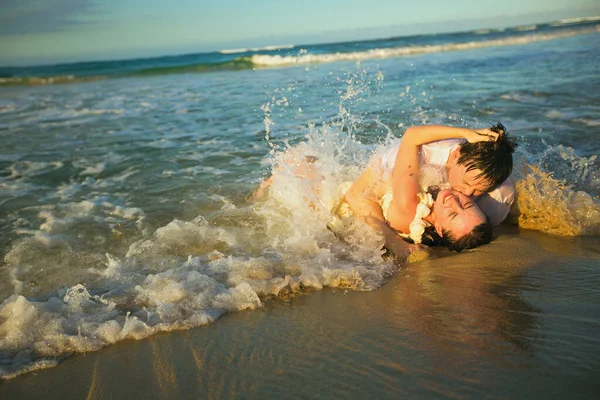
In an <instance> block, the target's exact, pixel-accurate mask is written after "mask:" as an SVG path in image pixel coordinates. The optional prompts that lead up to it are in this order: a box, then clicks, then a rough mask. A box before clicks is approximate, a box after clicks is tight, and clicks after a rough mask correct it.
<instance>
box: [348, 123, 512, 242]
mask: <svg viewBox="0 0 600 400" xmlns="http://www.w3.org/2000/svg"><path fill="white" fill-rule="evenodd" d="M447 139H462V140H447ZM465 139H466V142H465V141H464V140H465ZM515 147H516V145H515V143H514V142H513V141H512V140H510V139H509V138H508V137H507V135H506V133H505V128H504V126H502V124H498V125H496V126H493V127H491V128H490V129H480V130H471V129H466V128H454V127H449V126H419V127H411V128H409V129H407V131H406V132H405V134H404V136H403V138H402V139H401V141H399V143H397V144H396V145H394V146H392V148H391V149H386V150H385V151H384V152H380V153H378V154H376V155H375V156H374V157H373V158H372V159H371V161H370V162H369V165H368V166H367V168H366V169H365V170H364V171H363V173H362V174H361V176H360V177H359V178H358V179H357V180H356V181H355V182H354V183H353V184H352V186H351V187H350V189H349V190H348V191H347V193H346V195H345V201H346V203H347V204H348V206H349V207H350V209H351V210H352V212H353V214H354V216H356V217H358V218H360V219H361V220H363V221H364V222H366V223H367V224H368V225H370V226H371V227H372V228H374V229H375V230H376V231H378V232H379V233H381V234H383V235H384V237H385V238H386V245H387V246H388V248H389V249H390V250H391V251H392V252H394V253H398V252H401V251H402V248H403V245H402V244H401V243H398V242H397V240H395V239H394V238H393V236H392V235H391V233H390V229H391V230H392V231H396V232H400V233H404V234H411V230H415V229H416V230H417V231H418V232H416V233H415V232H412V233H413V234H412V235H410V236H411V238H412V239H413V241H417V242H420V241H421V240H420V237H419V236H420V235H422V234H423V233H424V232H423V231H424V230H425V229H424V228H430V229H429V230H428V231H429V232H428V233H429V234H428V235H427V236H429V237H430V239H428V240H424V241H423V242H425V243H427V244H433V243H437V244H439V243H442V244H444V245H446V246H447V247H448V248H450V249H451V250H454V251H461V250H464V249H470V248H474V247H477V246H479V245H481V244H486V243H489V242H490V240H491V226H492V225H497V224H499V223H500V222H502V220H504V219H505V218H506V216H507V215H508V212H509V211H510V205H511V204H512V201H513V200H514V187H513V185H512V182H511V181H510V179H509V176H510V174H511V172H512V153H513V152H514V149H515ZM432 167H433V168H432ZM423 170H427V171H428V172H429V175H432V174H431V172H432V171H434V172H435V171H437V178H438V179H437V182H435V184H437V185H438V186H441V187H444V186H448V184H449V186H450V187H451V188H452V189H456V191H448V190H444V191H441V192H440V193H439V194H438V196H437V200H436V201H435V203H434V202H433V199H429V200H424V199H425V198H427V195H426V193H425V190H426V187H427V186H429V184H431V183H432V180H431V179H429V180H428V182H424V180H422V172H423ZM433 175H436V174H435V173H433ZM429 178H430V176H429ZM424 186H425V187H424ZM469 196H472V197H469ZM480 196H481V197H480ZM386 197H387V198H388V200H387V201H384V200H385V198H386ZM478 197H480V198H478ZM431 206H433V207H432V210H431V213H429V208H431ZM480 206H481V208H480ZM419 209H421V212H420V213H421V214H422V217H419V215H416V214H419ZM482 209H483V211H482ZM484 211H485V212H484ZM411 228H412V229H411ZM417 237H419V238H418V240H415V238H417ZM390 246H391V247H393V248H390Z"/></svg>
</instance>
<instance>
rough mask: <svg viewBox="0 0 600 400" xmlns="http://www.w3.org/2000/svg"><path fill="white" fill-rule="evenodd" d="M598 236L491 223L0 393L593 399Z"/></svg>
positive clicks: (599, 294) (69, 363) (21, 381)
mask: <svg viewBox="0 0 600 400" xmlns="http://www.w3.org/2000/svg"><path fill="white" fill-rule="evenodd" d="M599 244H600V241H599V240H598V238H597V237H578V238H569V239H563V238H559V237H553V236H549V235H545V234H542V233H539V232H533V231H520V232H519V231H518V230H517V229H515V228H510V229H503V230H502V233H501V236H500V237H499V238H498V239H497V240H495V241H494V242H493V243H492V244H490V245H489V246H484V247H481V248H479V249H477V250H476V251H473V252H467V253H462V254H460V255H452V256H449V255H448V254H447V253H440V254H438V257H436V258H431V259H429V260H426V261H424V262H420V263H415V264H410V265H408V266H407V267H406V268H405V269H404V270H403V271H401V272H400V273H398V274H397V275H396V276H394V277H392V278H391V279H390V280H389V281H388V282H387V283H386V284H385V285H383V286H382V287H381V288H379V289H378V290H376V291H370V292H355V291H348V290H344V289H332V290H322V291H311V292H310V293H306V294H305V295H300V296H296V297H293V298H291V299H287V300H282V299H280V300H274V301H271V302H268V303H266V304H265V307H264V308H262V309H261V310H257V311H255V312H250V313H248V312H244V313H233V314H228V315H227V316H225V317H223V318H221V319H220V320H219V321H217V322H215V323H214V324H211V325H209V326H207V327H202V328H198V329H192V330H189V331H183V332H176V333H171V334H168V335H158V336H155V337H152V338H150V339H148V340H144V341H136V342H124V343H120V344H116V345H114V346H111V347H109V348H106V349H104V350H101V351H99V352H95V353H90V354H86V355H85V356H79V357H74V358H71V359H68V360H66V361H65V362H64V363H62V364H61V365H59V366H58V367H57V368H53V369H49V370H45V371H39V372H38V373H36V374H28V375H25V376H20V377H17V378H15V379H13V380H10V381H6V382H4V383H3V384H2V385H0V396H2V397H7V398H47V396H48V391H49V390H50V391H51V393H52V394H53V396H55V397H57V398H58V397H61V396H67V397H73V396H75V397H84V396H85V397H87V398H107V397H116V398H126V397H131V396H133V397H145V396H150V397H153V396H157V395H158V396H159V397H169V398H174V397H176V398H198V397H202V398H223V397H243V398H262V397H265V396H267V397H271V396H277V397H282V398H298V397H303V398H305V397H309V398H315V397H317V398H331V397H343V398H365V397H376V398H398V397H412V396H416V397H424V398H482V397H485V398H492V399H496V398H507V397H508V398H514V397H522V396H524V395H525V396H527V397H528V398H532V399H538V398H539V399H545V398H548V397H561V398H562V397H568V398H573V399H592V398H595V395H596V393H597V391H598V379H597V378H598V373H597V371H598V368H599V367H600V365H599V362H598V359H599V358H598V356H599V353H598V339H597V337H596V336H597V335H596V332H597V331H598V328H599V324H600V320H599V319H598V315H600V291H599V290H598V286H597V285H590V284H589V282H597V280H598V279H599V272H598V257H599V256H600V254H599V253H600V252H599V251H598V249H599V248H600V246H599Z"/></svg>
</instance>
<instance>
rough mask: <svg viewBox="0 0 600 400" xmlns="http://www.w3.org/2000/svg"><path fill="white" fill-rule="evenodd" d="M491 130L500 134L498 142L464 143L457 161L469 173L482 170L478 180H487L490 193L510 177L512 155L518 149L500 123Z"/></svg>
mask: <svg viewBox="0 0 600 400" xmlns="http://www.w3.org/2000/svg"><path fill="white" fill-rule="evenodd" d="M490 130H491V131H493V132H496V133H498V134H499V135H498V139H496V141H494V142H477V143H468V142H467V143H463V144H462V145H461V146H460V153H459V156H458V160H457V163H458V164H459V165H464V166H466V167H467V171H472V170H474V169H478V170H480V171H481V173H480V174H479V175H477V176H476V178H480V177H483V178H484V179H485V181H486V183H488V184H489V188H488V191H491V190H494V189H495V188H497V187H498V186H500V185H501V184H502V182H504V181H505V180H506V178H508V177H509V175H510V174H511V172H512V168H513V159H512V153H513V152H514V151H515V149H516V148H517V144H516V143H515V141H514V140H512V139H511V138H509V137H508V136H507V134H506V128H505V127H504V125H502V124H501V123H500V122H498V123H497V124H496V125H493V126H491V127H490Z"/></svg>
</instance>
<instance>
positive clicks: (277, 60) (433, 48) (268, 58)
mask: <svg viewBox="0 0 600 400" xmlns="http://www.w3.org/2000/svg"><path fill="white" fill-rule="evenodd" d="M598 31H600V26H595V27H593V28H587V29H580V30H573V31H568V32H557V33H536V34H531V35H527V36H512V37H508V38H503V39H491V40H482V41H474V42H464V43H448V44H440V45H427V46H411V47H396V48H381V49H372V50H366V51H357V52H352V53H329V54H299V55H297V56H280V55H259V54H255V55H253V56H252V57H251V60H252V63H253V64H255V65H257V66H269V67H279V66H289V65H298V64H316V63H331V62H338V61H355V60H368V59H378V58H392V57H403V56H410V55H415V54H425V53H441V52H447V51H461V50H473V49H480V48H486V47H494V46H514V45H521V44H528V43H534V42H540V41H546V40H554V39H560V38H567V37H571V36H576V35H582V34H588V33H593V32H598Z"/></svg>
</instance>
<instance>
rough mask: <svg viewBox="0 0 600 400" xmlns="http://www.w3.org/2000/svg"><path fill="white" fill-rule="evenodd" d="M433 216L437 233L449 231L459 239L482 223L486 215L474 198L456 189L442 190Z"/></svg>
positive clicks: (435, 204)
mask: <svg viewBox="0 0 600 400" xmlns="http://www.w3.org/2000/svg"><path fill="white" fill-rule="evenodd" d="M432 216H433V220H434V226H435V230H436V231H437V233H438V234H439V235H440V236H441V235H442V230H445V231H449V232H451V233H452V235H453V236H454V237H455V238H456V239H458V238H461V237H462V236H464V235H465V234H467V233H469V232H471V231H472V230H473V228H474V227H476V226H477V225H479V224H482V223H484V222H485V220H486V216H485V214H484V213H483V211H481V209H480V208H479V207H478V206H477V204H476V203H475V201H474V200H472V199H471V198H470V197H468V196H465V195H464V194H462V193H460V192H457V191H455V190H442V191H440V193H439V194H438V196H437V199H436V201H435V203H434V205H433V211H432Z"/></svg>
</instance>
